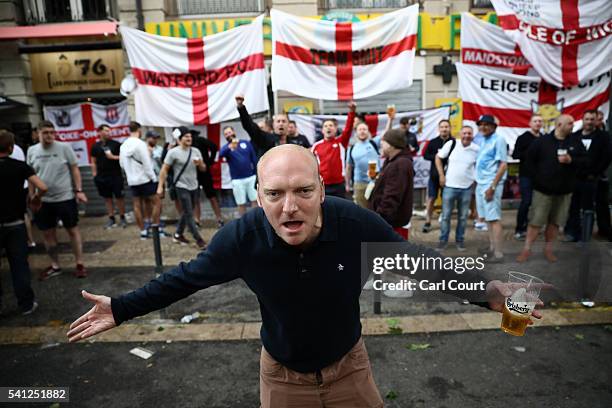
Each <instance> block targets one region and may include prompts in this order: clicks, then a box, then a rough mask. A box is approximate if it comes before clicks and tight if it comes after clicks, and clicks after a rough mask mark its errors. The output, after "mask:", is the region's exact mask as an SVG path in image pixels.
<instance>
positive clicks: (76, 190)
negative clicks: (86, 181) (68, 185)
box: [74, 188, 83, 193]
mask: <svg viewBox="0 0 612 408" xmlns="http://www.w3.org/2000/svg"><path fill="white" fill-rule="evenodd" d="M74 192H75V193H82V192H83V190H81V189H80V188H77V189H75V190H74Z"/></svg>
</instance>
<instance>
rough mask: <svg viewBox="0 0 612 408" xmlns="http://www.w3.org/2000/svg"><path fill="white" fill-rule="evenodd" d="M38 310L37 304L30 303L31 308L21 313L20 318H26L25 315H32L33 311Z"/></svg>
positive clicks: (35, 302)
mask: <svg viewBox="0 0 612 408" xmlns="http://www.w3.org/2000/svg"><path fill="white" fill-rule="evenodd" d="M36 309H38V302H37V301H34V302H32V307H31V308H30V309H28V310H26V311H25V312H23V313H21V315H22V316H27V315H31V314H32V313H34V311H35V310H36Z"/></svg>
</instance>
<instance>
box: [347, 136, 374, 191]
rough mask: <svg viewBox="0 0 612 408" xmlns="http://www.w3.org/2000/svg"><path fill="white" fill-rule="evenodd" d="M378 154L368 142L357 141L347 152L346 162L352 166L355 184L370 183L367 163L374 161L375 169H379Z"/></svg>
mask: <svg viewBox="0 0 612 408" xmlns="http://www.w3.org/2000/svg"><path fill="white" fill-rule="evenodd" d="M378 157H379V154H378V152H377V151H376V149H375V148H374V146H372V142H371V141H370V140H364V141H358V142H357V143H355V144H354V145H353V146H351V148H350V149H349V152H348V162H349V164H350V165H351V166H353V181H354V182H356V183H367V182H369V181H370V178H369V177H368V162H369V161H370V160H376V169H377V170H378V169H379V167H380V161H379V158H378Z"/></svg>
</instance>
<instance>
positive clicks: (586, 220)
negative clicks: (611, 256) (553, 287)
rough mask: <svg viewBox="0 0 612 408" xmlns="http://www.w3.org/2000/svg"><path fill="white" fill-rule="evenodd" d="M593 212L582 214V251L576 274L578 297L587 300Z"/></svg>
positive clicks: (588, 295)
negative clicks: (578, 289)
mask: <svg viewBox="0 0 612 408" xmlns="http://www.w3.org/2000/svg"><path fill="white" fill-rule="evenodd" d="M593 218H594V213H593V210H584V211H583V212H582V236H581V241H582V242H581V243H580V245H581V246H582V250H581V251H580V254H581V255H580V270H579V273H578V285H579V288H580V297H581V298H582V299H585V300H586V299H589V298H590V294H589V293H588V283H589V274H590V270H591V257H592V255H593V254H592V245H591V242H590V241H591V235H592V234H593Z"/></svg>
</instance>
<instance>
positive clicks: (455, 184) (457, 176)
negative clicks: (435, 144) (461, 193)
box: [438, 139, 480, 189]
mask: <svg viewBox="0 0 612 408" xmlns="http://www.w3.org/2000/svg"><path fill="white" fill-rule="evenodd" d="M456 140H457V141H456V142H455V148H454V149H453V152H452V153H451V155H450V157H449V158H448V168H447V169H446V185H447V186H448V187H452V188H462V189H464V188H468V187H470V186H471V185H472V183H474V180H475V179H476V158H477V157H478V150H480V147H478V145H477V144H475V143H474V142H472V143H470V144H469V145H468V146H467V147H465V146H463V144H462V143H461V140H459V139H456ZM452 144H453V143H452V140H449V141H447V142H446V143H445V144H444V146H442V148H441V149H440V150H438V157H440V158H441V159H446V158H447V157H448V153H449V152H450V149H451V146H452Z"/></svg>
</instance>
